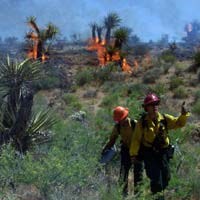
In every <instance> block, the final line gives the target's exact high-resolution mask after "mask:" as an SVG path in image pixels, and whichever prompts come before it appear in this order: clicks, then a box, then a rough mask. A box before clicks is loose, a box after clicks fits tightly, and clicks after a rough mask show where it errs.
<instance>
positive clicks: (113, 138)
mask: <svg viewBox="0 0 200 200" xmlns="http://www.w3.org/2000/svg"><path fill="white" fill-rule="evenodd" d="M118 135H119V134H118V131H117V129H116V127H114V128H113V130H112V134H111V136H110V139H109V141H108V143H107V144H106V145H105V146H104V148H103V150H102V153H104V152H105V151H106V150H107V149H109V148H111V147H112V146H113V145H114V144H115V142H116V139H117V138H118Z"/></svg>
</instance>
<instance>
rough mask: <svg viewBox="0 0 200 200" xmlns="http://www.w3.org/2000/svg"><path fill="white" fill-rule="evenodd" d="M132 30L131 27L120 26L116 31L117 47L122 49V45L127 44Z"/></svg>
mask: <svg viewBox="0 0 200 200" xmlns="http://www.w3.org/2000/svg"><path fill="white" fill-rule="evenodd" d="M130 32H131V31H130V29H129V28H127V27H120V28H118V29H117V30H116V31H115V32H114V38H115V47H116V48H118V49H119V50H121V49H122V45H123V44H125V43H126V42H127V41H128V39H129V35H130Z"/></svg>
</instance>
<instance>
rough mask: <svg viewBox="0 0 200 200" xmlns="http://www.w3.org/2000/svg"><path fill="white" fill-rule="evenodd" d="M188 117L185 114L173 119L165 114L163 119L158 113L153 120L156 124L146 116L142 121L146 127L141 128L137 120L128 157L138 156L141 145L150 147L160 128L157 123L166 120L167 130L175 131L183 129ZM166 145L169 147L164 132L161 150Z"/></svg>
mask: <svg viewBox="0 0 200 200" xmlns="http://www.w3.org/2000/svg"><path fill="white" fill-rule="evenodd" d="M189 115H190V114H189V113H187V114H185V115H180V116H179V117H174V116H172V115H168V114H165V115H164V116H165V119H164V116H163V115H162V114H160V113H158V115H157V119H156V120H155V121H156V123H154V122H153V121H152V120H151V119H150V118H149V116H148V115H146V116H145V118H144V120H145V122H146V123H147V126H145V127H142V120H139V121H138V122H137V124H136V127H135V130H134V133H133V137H132V139H131V145H130V156H137V155H138V151H139V148H140V145H141V144H142V145H144V146H146V147H152V144H153V142H154V139H155V137H156V135H157V134H158V133H159V128H160V123H159V122H160V121H161V120H166V124H167V129H168V130H170V129H177V128H181V127H183V126H184V125H185V124H186V121H187V118H188V117H189ZM168 145H169V137H168V134H167V130H165V136H164V144H163V148H165V147H167V146H168Z"/></svg>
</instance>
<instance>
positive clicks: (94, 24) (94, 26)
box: [90, 22, 97, 41]
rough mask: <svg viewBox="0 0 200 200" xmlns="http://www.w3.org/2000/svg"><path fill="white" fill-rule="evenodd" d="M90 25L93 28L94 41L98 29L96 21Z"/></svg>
mask: <svg viewBox="0 0 200 200" xmlns="http://www.w3.org/2000/svg"><path fill="white" fill-rule="evenodd" d="M90 27H91V29H92V39H93V41H95V40H96V29H97V24H96V23H95V22H94V23H91V24H90Z"/></svg>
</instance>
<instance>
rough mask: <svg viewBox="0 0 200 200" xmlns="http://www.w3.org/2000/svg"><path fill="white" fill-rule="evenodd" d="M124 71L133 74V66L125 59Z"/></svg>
mask: <svg viewBox="0 0 200 200" xmlns="http://www.w3.org/2000/svg"><path fill="white" fill-rule="evenodd" d="M122 70H123V71H124V72H128V73H131V72H132V69H131V66H130V65H129V64H128V63H127V61H126V58H124V59H123V61H122Z"/></svg>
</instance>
